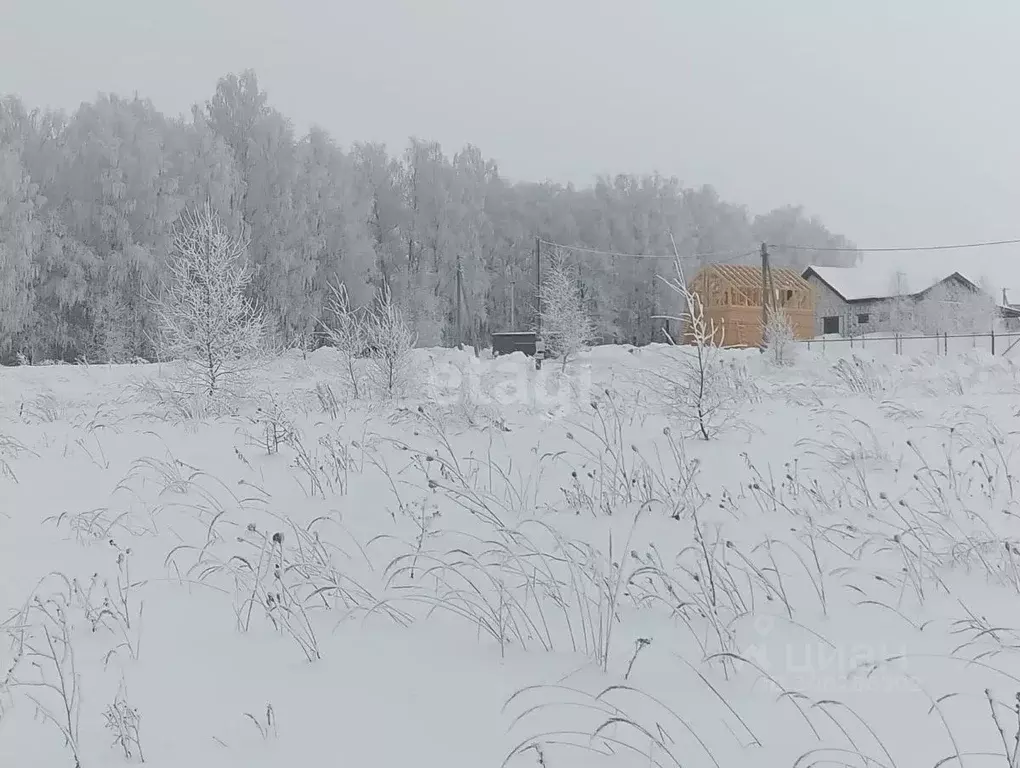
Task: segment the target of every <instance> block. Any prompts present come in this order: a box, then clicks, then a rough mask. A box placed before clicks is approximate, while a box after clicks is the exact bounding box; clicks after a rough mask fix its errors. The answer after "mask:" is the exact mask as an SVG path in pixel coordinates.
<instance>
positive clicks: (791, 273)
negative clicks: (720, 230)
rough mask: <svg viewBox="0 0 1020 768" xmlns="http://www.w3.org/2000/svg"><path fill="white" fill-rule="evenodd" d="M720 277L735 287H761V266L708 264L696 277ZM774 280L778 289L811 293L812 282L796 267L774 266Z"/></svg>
mask: <svg viewBox="0 0 1020 768" xmlns="http://www.w3.org/2000/svg"><path fill="white" fill-rule="evenodd" d="M709 276H713V277H718V278H721V279H722V280H724V281H725V282H726V283H727V284H729V285H731V286H733V287H734V288H761V267H753V266H750V265H747V264H706V265H705V266H704V267H702V268H701V269H700V270H698V274H697V275H695V277H694V279H695V280H697V279H698V278H706V277H709ZM772 280H773V281H774V282H775V286H776V290H781V289H784V288H785V289H786V290H792V291H795V292H797V293H810V292H811V283H809V282H808V281H807V280H805V279H804V278H803V277H801V276H800V274H798V272H797V271H796V270H795V269H787V268H786V267H773V268H772Z"/></svg>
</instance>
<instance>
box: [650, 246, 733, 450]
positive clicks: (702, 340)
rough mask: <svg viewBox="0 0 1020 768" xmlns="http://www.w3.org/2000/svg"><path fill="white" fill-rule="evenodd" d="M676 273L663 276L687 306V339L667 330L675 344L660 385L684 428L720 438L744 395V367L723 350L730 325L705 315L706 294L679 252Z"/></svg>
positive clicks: (683, 315)
mask: <svg viewBox="0 0 1020 768" xmlns="http://www.w3.org/2000/svg"><path fill="white" fill-rule="evenodd" d="M674 270H675V275H674V276H673V277H672V278H670V279H667V278H661V279H662V280H663V281H664V282H665V283H666V285H668V286H669V288H670V289H671V290H672V291H673V293H674V294H675V295H676V297H677V298H678V299H679V301H680V303H681V306H682V311H681V314H680V316H679V317H667V318H663V319H670V320H679V321H680V324H681V327H682V328H683V343H682V344H679V343H677V342H676V340H675V339H673V338H672V337H670V336H669V334H668V333H667V334H666V338H667V340H668V341H669V342H670V344H671V345H673V346H672V349H671V350H670V352H671V353H672V354H670V355H669V358H668V361H667V364H666V365H665V366H663V368H662V369H661V370H660V371H658V372H656V373H655V374H654V376H655V377H656V379H658V386H657V387H656V390H657V391H659V393H660V395H661V397H662V400H663V401H664V403H665V405H666V407H667V408H668V409H669V412H670V416H671V418H673V419H674V420H676V421H678V422H679V423H680V425H681V427H682V428H683V429H684V430H685V431H687V432H689V433H691V434H692V435H695V436H697V437H699V438H701V439H702V440H710V439H711V438H713V437H715V435H716V434H718V433H719V432H720V431H721V430H723V429H724V428H725V427H726V426H727V425H729V424H730V422H731V421H732V418H733V416H734V415H735V413H736V410H737V408H736V405H737V403H738V402H739V399H740V397H741V392H740V382H741V381H742V380H743V378H744V377H743V376H741V371H740V370H739V369H738V368H737V367H736V366H735V365H734V364H732V363H730V362H729V361H728V360H727V359H726V356H725V354H724V351H723V346H722V345H723V342H724V339H725V329H724V328H722V327H720V326H717V325H716V324H715V321H714V320H712V319H711V318H708V317H706V316H705V309H704V305H703V304H702V301H701V297H700V296H699V295H698V294H697V292H696V291H694V290H692V289H691V288H690V287H689V286H688V284H687V279H686V276H685V275H684V267H683V260H682V259H681V258H680V256H679V255H677V258H676V261H675V262H674Z"/></svg>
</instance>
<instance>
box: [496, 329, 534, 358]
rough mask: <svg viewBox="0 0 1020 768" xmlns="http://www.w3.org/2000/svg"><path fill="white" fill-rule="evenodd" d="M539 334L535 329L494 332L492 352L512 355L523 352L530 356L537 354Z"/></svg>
mask: <svg viewBox="0 0 1020 768" xmlns="http://www.w3.org/2000/svg"><path fill="white" fill-rule="evenodd" d="M536 342H537V336H536V334H535V332H534V331H520V332H514V333H494V334H492V354H493V355H511V354H513V353H514V352H523V353H524V354H525V355H527V356H528V357H534V356H535V349H536V346H535V345H536Z"/></svg>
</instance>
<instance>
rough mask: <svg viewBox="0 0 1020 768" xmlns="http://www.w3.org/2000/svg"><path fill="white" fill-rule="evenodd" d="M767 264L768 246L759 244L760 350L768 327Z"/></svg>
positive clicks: (769, 271) (769, 274)
mask: <svg viewBox="0 0 1020 768" xmlns="http://www.w3.org/2000/svg"><path fill="white" fill-rule="evenodd" d="M771 273H772V270H771V267H770V266H769V247H768V245H767V244H765V243H762V244H761V345H760V347H759V348H760V349H761V351H762V352H764V351H765V329H766V328H768V327H769V290H768V289H769V278H770V277H771Z"/></svg>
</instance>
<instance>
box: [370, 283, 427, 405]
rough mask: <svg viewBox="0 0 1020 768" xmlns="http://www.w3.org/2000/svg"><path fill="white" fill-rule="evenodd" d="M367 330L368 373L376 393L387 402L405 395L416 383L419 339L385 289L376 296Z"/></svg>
mask: <svg viewBox="0 0 1020 768" xmlns="http://www.w3.org/2000/svg"><path fill="white" fill-rule="evenodd" d="M366 327H367V342H368V351H369V356H370V357H369V364H370V367H369V371H370V373H371V376H372V379H373V383H374V384H375V389H376V391H377V392H379V393H380V394H382V395H383V396H384V397H386V398H392V397H398V396H400V395H403V394H406V393H407V392H408V391H409V390H410V388H411V386H412V385H413V383H414V380H415V372H414V347H415V345H416V344H417V342H418V336H417V334H416V333H415V331H414V328H413V327H412V326H411V324H410V323H409V322H408V321H407V320H405V319H404V314H403V312H401V310H400V308H399V307H398V306H397V305H396V304H395V303H394V302H393V297H392V295H391V293H390V291H389V289H388V288H386V287H385V286H384V287H383V288H382V289H381V290H380V291H379V293H378V294H377V295H376V299H375V304H374V306H373V307H372V311H371V312H370V314H369V317H368V321H367V326H366Z"/></svg>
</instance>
